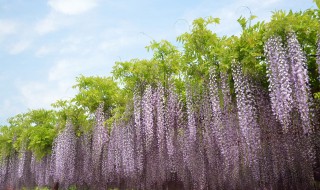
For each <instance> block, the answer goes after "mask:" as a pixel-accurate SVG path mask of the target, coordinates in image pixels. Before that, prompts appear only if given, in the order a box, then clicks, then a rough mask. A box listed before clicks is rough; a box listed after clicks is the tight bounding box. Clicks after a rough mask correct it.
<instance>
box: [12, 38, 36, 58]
mask: <svg viewBox="0 0 320 190" xmlns="http://www.w3.org/2000/svg"><path fill="white" fill-rule="evenodd" d="M30 44H31V42H30V41H28V40H23V41H20V42H17V43H15V44H13V45H12V46H11V48H10V49H9V53H10V54H13V55H15V54H19V53H21V52H23V51H25V50H26V49H28V48H29V47H30Z"/></svg>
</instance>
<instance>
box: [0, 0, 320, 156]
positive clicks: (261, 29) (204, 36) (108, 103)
mask: <svg viewBox="0 0 320 190" xmlns="http://www.w3.org/2000/svg"><path fill="white" fill-rule="evenodd" d="M315 3H316V4H317V6H318V7H319V1H318V0H315ZM255 18H256V17H255V16H254V15H252V16H250V17H249V18H244V17H240V18H239V19H238V22H239V25H240V26H241V28H242V32H241V34H239V35H232V36H218V35H217V34H216V33H215V32H214V29H215V28H216V27H219V25H218V24H219V22H220V20H219V18H213V17H206V18H198V19H196V20H194V21H193V23H192V27H191V29H190V31H188V32H186V33H184V34H182V35H180V36H178V37H177V41H178V42H179V43H181V44H182V47H183V49H182V50H181V51H180V50H178V48H177V47H176V46H174V45H173V44H172V43H170V42H168V41H166V40H161V41H151V43H150V45H149V46H147V47H146V49H147V50H148V51H151V52H153V56H152V58H151V59H149V60H148V59H132V60H130V61H121V62H116V63H115V65H114V67H113V71H112V77H99V76H91V77H86V76H79V77H78V78H77V80H76V85H75V86H74V88H75V89H76V90H77V93H76V95H75V96H74V97H73V98H71V99H70V100H58V101H57V102H56V103H54V104H52V107H53V109H54V110H45V109H39V110H30V111H29V112H27V113H24V114H18V115H16V116H14V117H12V118H10V119H9V120H8V125H7V126H1V128H0V155H1V156H9V155H10V154H12V153H13V152H15V151H16V152H19V151H21V150H23V149H24V150H30V151H32V152H33V153H34V154H35V155H36V156H37V157H38V158H41V157H43V156H44V155H46V154H48V153H50V151H51V146H52V142H53V139H54V138H55V137H56V135H57V133H59V132H60V131H61V130H62V129H63V128H64V127H65V125H66V121H67V120H71V121H72V123H73V125H74V127H75V129H76V133H77V135H78V136H79V135H80V134H81V133H84V132H90V131H91V130H92V126H94V122H95V119H94V113H95V111H96V109H97V108H98V106H99V105H100V104H103V105H104V110H103V112H104V114H105V116H106V118H107V119H108V121H107V123H108V124H109V125H108V126H109V127H111V126H112V123H113V122H115V121H116V120H118V119H119V118H123V117H130V114H128V113H125V110H126V108H127V107H130V105H131V107H132V98H133V93H134V92H139V93H140V95H141V94H142V93H143V92H144V90H145V88H146V86H147V85H151V86H152V87H157V86H159V85H162V86H163V87H164V89H165V90H167V89H168V88H169V87H170V85H174V86H175V87H176V88H175V89H177V94H178V95H179V96H181V97H182V98H183V97H185V84H188V85H191V86H192V87H194V88H196V87H199V86H201V85H206V84H207V82H208V81H207V80H208V76H209V71H210V69H214V70H215V71H217V72H216V73H217V74H218V75H220V74H226V76H227V77H228V82H229V86H230V87H231V88H232V89H231V91H232V93H233V95H234V89H233V86H234V84H233V83H234V82H233V80H232V77H231V75H232V74H231V73H232V72H231V67H232V63H233V62H238V63H240V64H241V65H242V68H243V71H244V74H245V75H250V76H251V78H254V79H256V81H257V82H260V83H262V84H264V86H265V88H266V89H267V86H268V84H267V74H266V64H265V57H264V49H263V47H264V44H265V42H266V41H267V39H269V38H270V37H272V36H275V35H276V36H280V37H281V38H282V39H283V41H284V42H285V41H286V38H287V34H288V33H290V32H295V33H296V35H297V38H298V40H299V43H300V44H301V46H302V48H303V51H304V52H305V53H306V55H307V58H308V59H307V60H308V74H309V77H310V82H311V90H312V93H313V94H314V96H315V98H319V91H320V84H319V80H318V77H319V76H318V73H317V69H319V68H318V66H317V64H316V51H317V45H316V44H317V40H318V38H319V31H320V30H319V28H320V25H319V21H320V12H319V9H316V10H312V9H308V10H306V11H299V12H292V11H290V12H284V11H277V12H274V13H273V15H272V17H271V20H270V21H269V22H256V23H254V21H255V20H254V19H255ZM211 28H213V30H211ZM218 82H219V81H218ZM129 110H130V109H129ZM124 113H125V114H124Z"/></svg>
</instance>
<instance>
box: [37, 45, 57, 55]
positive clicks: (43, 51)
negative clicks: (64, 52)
mask: <svg viewBox="0 0 320 190" xmlns="http://www.w3.org/2000/svg"><path fill="white" fill-rule="evenodd" d="M52 51H53V48H51V47H49V46H45V45H44V46H41V47H40V48H39V49H37V50H36V53H35V55H36V56H37V57H42V56H45V55H48V54H49V53H51V52H52Z"/></svg>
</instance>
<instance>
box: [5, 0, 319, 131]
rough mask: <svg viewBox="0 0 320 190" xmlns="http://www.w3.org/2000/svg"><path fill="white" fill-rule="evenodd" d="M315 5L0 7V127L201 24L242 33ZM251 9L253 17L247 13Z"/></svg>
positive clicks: (85, 2)
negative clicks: (79, 80) (215, 21)
mask: <svg viewBox="0 0 320 190" xmlns="http://www.w3.org/2000/svg"><path fill="white" fill-rule="evenodd" d="M315 7H316V6H315V4H314V3H313V2H312V0H223V1H222V0H220V1H218V0H198V1H196V0H194V1H191V0H184V1H183V0H176V1H175V0H113V1H112V0H0V125H3V124H6V123H7V122H6V120H7V118H9V117H11V116H14V115H16V114H18V113H23V112H27V111H28V109H38V108H50V104H51V103H54V102H55V101H56V100H58V99H68V98H70V97H72V96H73V95H74V94H75V93H76V92H75V91H74V90H73V89H72V86H73V85H74V84H75V79H76V77H77V76H79V75H80V74H83V75H85V76H92V75H99V76H110V75H111V70H112V66H113V65H114V63H115V62H116V61H127V60H130V59H133V58H150V57H151V53H148V52H147V51H146V49H145V46H147V45H149V44H150V41H151V40H152V39H154V40H156V41H159V40H162V39H166V40H169V41H170V42H172V43H174V44H176V45H177V46H178V48H181V45H180V44H178V43H176V37H177V36H179V35H180V34H182V33H183V32H186V31H188V30H189V25H191V24H192V20H194V19H195V18H198V17H207V16H213V17H219V18H220V19H221V24H219V25H217V26H214V27H212V30H213V31H214V32H216V33H218V34H219V35H220V36H222V35H233V34H234V35H236V34H239V33H240V32H241V28H240V25H239V24H238V23H237V19H238V18H239V17H240V16H245V17H249V16H250V11H249V9H250V10H251V13H252V14H253V15H256V16H258V19H256V21H259V20H266V21H268V20H269V19H270V16H271V14H272V11H275V10H280V9H282V10H290V9H292V10H294V11H299V10H306V9H308V8H315ZM248 8H249V9H248Z"/></svg>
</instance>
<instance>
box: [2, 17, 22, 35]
mask: <svg viewBox="0 0 320 190" xmlns="http://www.w3.org/2000/svg"><path fill="white" fill-rule="evenodd" d="M17 28H18V27H17V23H15V22H13V21H9V20H0V38H1V37H4V36H6V35H10V34H14V33H16V32H17Z"/></svg>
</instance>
